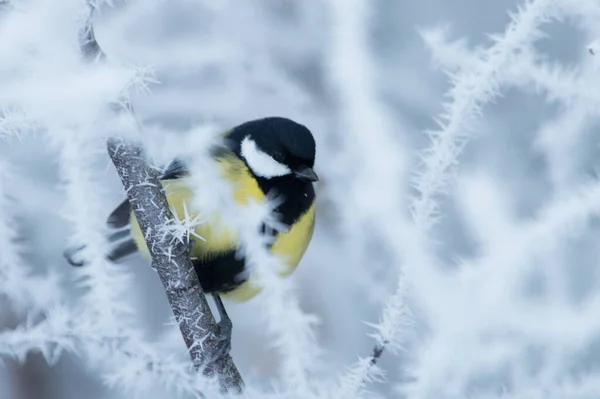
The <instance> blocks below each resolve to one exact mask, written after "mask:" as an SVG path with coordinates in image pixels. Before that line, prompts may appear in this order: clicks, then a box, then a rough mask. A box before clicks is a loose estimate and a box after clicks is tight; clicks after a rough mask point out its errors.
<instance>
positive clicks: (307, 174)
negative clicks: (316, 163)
mask: <svg viewBox="0 0 600 399" xmlns="http://www.w3.org/2000/svg"><path fill="white" fill-rule="evenodd" d="M294 175H295V176H296V178H298V179H300V180H304V181H310V182H315V181H319V176H317V174H316V173H315V171H314V170H312V169H311V168H309V167H308V166H303V167H301V168H298V169H296V170H295V171H294Z"/></svg>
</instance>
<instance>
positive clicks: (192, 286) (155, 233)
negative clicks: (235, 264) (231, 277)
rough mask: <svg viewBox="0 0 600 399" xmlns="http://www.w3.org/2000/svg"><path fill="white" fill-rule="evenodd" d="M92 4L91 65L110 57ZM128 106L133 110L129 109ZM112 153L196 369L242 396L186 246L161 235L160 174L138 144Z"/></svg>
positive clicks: (118, 145)
mask: <svg viewBox="0 0 600 399" xmlns="http://www.w3.org/2000/svg"><path fill="white" fill-rule="evenodd" d="M88 6H89V13H88V15H87V16H86V21H85V24H84V25H85V26H84V28H83V29H82V30H81V32H80V36H79V40H80V44H81V52H82V54H83V55H84V57H85V58H86V59H88V60H90V61H92V60H104V59H105V58H106V57H105V55H104V53H103V52H102V50H101V49H100V46H99V45H98V43H97V41H96V39H95V37H94V31H93V26H92V22H91V20H92V15H93V11H94V8H93V6H91V5H88ZM126 108H129V111H131V109H130V107H128V106H127V107H126ZM122 111H123V110H121V112H122ZM115 112H119V111H115ZM108 152H109V155H110V157H111V159H112V161H113V163H114V165H115V167H116V169H117V173H118V174H119V177H120V179H121V182H122V183H123V186H124V187H125V191H126V192H127V197H128V199H129V201H130V203H131V204H135V206H134V207H133V208H134V209H133V211H134V213H135V217H136V219H137V221H138V223H139V226H140V229H141V231H142V233H143V234H144V237H145V240H146V245H147V246H148V249H149V251H150V254H151V256H152V266H153V268H154V269H155V270H156V271H157V272H158V275H159V277H160V280H161V282H162V284H163V287H164V288H165V292H166V294H167V299H168V300H169V304H170V305H171V308H172V310H173V314H174V315H175V319H176V320H177V321H178V324H179V329H180V330H181V334H182V336H183V339H184V341H185V343H186V345H187V347H188V350H189V354H190V357H191V359H192V363H193V364H194V367H195V368H196V369H197V370H202V372H203V373H204V374H205V375H207V376H210V377H214V376H218V378H219V381H220V384H221V387H222V388H223V390H224V391H229V390H230V389H233V390H235V391H237V392H238V393H239V392H241V391H242V387H243V380H242V377H241V375H240V373H239V371H238V370H237V368H236V366H235V364H234V363H233V360H232V359H231V357H230V356H226V357H223V358H220V359H218V360H216V361H214V362H213V361H211V359H212V358H216V356H215V354H216V353H217V350H218V348H219V341H218V340H217V336H218V334H217V332H218V327H217V324H216V322H215V319H214V317H213V315H212V313H211V311H210V307H209V306H208V302H207V301H206V297H205V295H204V293H203V292H202V288H201V286H200V282H199V280H198V277H197V276H196V273H195V272H194V268H193V266H192V263H191V261H190V259H189V257H188V255H187V252H186V250H185V249H186V247H185V244H184V243H181V242H179V241H177V240H170V239H169V238H170V237H166V238H165V237H163V235H162V234H161V233H160V232H161V228H160V227H161V226H163V225H164V223H165V222H167V221H168V220H170V219H173V215H172V213H171V211H170V210H169V207H168V204H167V199H166V197H165V194H164V190H163V189H162V186H161V184H160V181H159V171H158V170H157V169H156V168H152V167H150V166H149V165H148V164H147V162H146V160H145V157H144V154H143V150H142V148H141V147H140V146H138V145H135V144H131V143H126V142H124V141H122V140H121V139H118V138H111V139H109V140H108Z"/></svg>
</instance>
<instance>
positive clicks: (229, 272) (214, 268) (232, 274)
mask: <svg viewBox="0 0 600 399" xmlns="http://www.w3.org/2000/svg"><path fill="white" fill-rule="evenodd" d="M238 257H239V255H237V256H236V251H235V250H234V251H229V252H226V253H224V254H221V255H219V256H218V257H216V258H213V259H210V260H204V261H197V260H193V261H192V264H193V265H194V269H195V270H196V275H197V276H198V280H200V285H201V286H202V290H203V291H204V292H206V293H210V292H228V291H232V290H234V289H235V288H237V287H238V286H240V285H241V284H242V283H243V282H244V281H246V278H247V276H246V275H245V274H244V273H243V272H244V268H245V266H246V260H245V259H244V258H243V257H240V259H238Z"/></svg>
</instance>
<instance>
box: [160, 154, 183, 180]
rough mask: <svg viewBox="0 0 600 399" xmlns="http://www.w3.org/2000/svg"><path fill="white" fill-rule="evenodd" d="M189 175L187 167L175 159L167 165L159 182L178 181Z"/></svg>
mask: <svg viewBox="0 0 600 399" xmlns="http://www.w3.org/2000/svg"><path fill="white" fill-rule="evenodd" d="M188 173H189V171H188V168H187V166H186V165H185V163H184V162H183V161H182V160H180V159H175V160H173V162H171V163H170V164H169V166H168V167H167V169H166V170H165V172H164V173H163V175H162V176H161V178H160V179H161V180H173V179H178V178H180V177H182V176H185V175H187V174H188Z"/></svg>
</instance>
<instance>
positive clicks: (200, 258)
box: [63, 116, 319, 357]
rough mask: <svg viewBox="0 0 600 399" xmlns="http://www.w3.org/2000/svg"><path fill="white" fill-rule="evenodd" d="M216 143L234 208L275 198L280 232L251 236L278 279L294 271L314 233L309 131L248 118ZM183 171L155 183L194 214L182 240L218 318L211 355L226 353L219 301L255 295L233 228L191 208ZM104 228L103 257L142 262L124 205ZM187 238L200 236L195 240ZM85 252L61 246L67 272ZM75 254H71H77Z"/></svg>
mask: <svg viewBox="0 0 600 399" xmlns="http://www.w3.org/2000/svg"><path fill="white" fill-rule="evenodd" d="M222 137H223V140H222V142H221V143H219V145H215V146H214V147H213V148H212V151H211V160H213V161H214V162H216V163H217V165H218V166H219V170H220V171H221V176H222V177H223V178H224V179H226V180H227V181H229V182H230V183H231V184H232V185H233V190H232V193H233V196H234V198H233V199H234V201H235V203H236V204H238V205H240V206H243V205H244V204H247V203H248V202H249V200H255V201H261V200H263V199H265V198H268V197H269V196H270V195H273V194H275V195H276V196H277V198H278V202H277V205H276V207H275V208H274V213H275V214H276V215H277V216H278V218H279V220H278V222H279V223H280V224H281V225H282V227H283V228H280V229H278V230H277V231H275V230H274V229H272V228H268V227H267V226H265V224H263V225H262V226H261V228H260V231H259V234H262V235H267V236H268V238H271V239H270V240H266V242H267V244H265V245H266V246H267V248H268V250H269V251H270V253H272V254H273V255H275V256H277V257H279V258H280V260H281V261H282V264H283V266H284V268H283V270H280V271H279V273H280V275H282V276H287V275H290V274H291V273H292V272H293V271H294V270H295V269H296V268H297V266H298V263H299V262H300V260H301V259H302V257H303V255H304V253H305V251H306V249H307V248H308V245H309V243H310V241H311V239H312V236H313V232H314V228H315V199H316V196H315V190H314V186H313V184H314V183H315V182H317V181H318V180H319V177H318V175H317V174H316V172H315V170H314V164H315V154H316V143H315V139H314V137H313V134H312V132H311V131H310V130H309V129H308V128H307V127H306V126H304V125H302V124H300V123H298V122H295V121H293V120H291V119H288V118H284V117H278V116H271V117H265V118H261V119H255V120H250V121H247V122H244V123H242V124H240V125H237V126H235V127H233V128H231V129H229V130H227V131H226V132H225V133H223V135H222ZM189 176H190V170H189V169H188V167H187V165H186V163H185V162H184V161H183V160H181V159H175V160H173V161H172V162H171V163H170V164H169V165H168V166H167V168H166V169H165V171H164V173H163V174H162V176H161V177H160V180H161V184H162V185H163V187H164V188H165V194H166V198H167V202H168V204H169V207H170V208H171V210H172V211H174V212H175V213H176V214H177V215H184V213H187V214H188V215H189V217H192V218H194V217H196V216H198V215H200V216H201V217H202V218H203V219H204V220H206V222H205V223H200V224H198V225H196V226H195V227H194V230H195V231H194V232H192V234H190V236H189V237H188V242H189V243H190V245H188V248H187V250H188V253H189V256H190V259H191V261H192V264H193V266H194V270H195V272H196V274H197V276H198V280H199V281H200V285H201V286H202V290H203V291H204V292H205V293H207V294H211V296H212V297H213V300H214V302H215V305H216V308H217V310H218V312H219V317H220V321H219V323H218V327H219V337H218V339H219V342H220V349H219V351H218V357H221V356H224V355H226V354H228V353H229V352H230V349H231V333H232V330H233V324H232V322H231V319H230V318H229V316H228V314H227V311H226V309H225V306H224V304H223V301H222V299H221V297H223V298H226V299H231V300H233V301H236V302H245V301H248V300H250V299H251V298H253V297H255V296H256V295H258V294H259V293H260V291H261V290H262V287H260V286H259V285H258V284H256V283H255V282H253V274H252V270H250V268H249V267H248V265H247V262H246V259H245V257H244V256H243V254H241V253H240V251H239V250H240V245H241V242H240V240H239V237H238V235H237V234H236V233H235V230H234V229H233V228H232V227H231V226H227V225H225V224H224V222H223V221H222V220H220V219H219V218H218V217H216V216H215V215H210V214H209V215H205V214H203V213H202V211H201V210H195V209H193V208H191V204H192V202H193V197H194V192H193V190H192V188H191V187H190V186H189V184H188V182H187V177H189ZM106 223H107V225H108V226H109V227H110V228H112V229H118V230H117V231H116V232H114V233H111V234H110V235H109V236H108V237H107V238H108V241H109V242H110V243H113V247H112V249H111V250H110V251H109V253H107V254H106V258H107V259H108V260H110V261H112V262H118V261H120V260H121V259H123V258H125V257H126V256H128V255H131V254H133V253H136V252H139V253H141V254H142V255H144V256H145V257H147V258H149V257H150V253H149V251H148V248H147V246H146V243H145V240H144V236H143V234H142V233H141V231H140V228H139V225H138V223H137V220H136V218H135V215H134V213H133V211H132V208H131V205H130V203H129V201H128V200H127V199H125V200H124V201H122V202H121V203H120V204H119V205H118V206H117V207H116V208H115V209H114V210H113V211H112V212H111V213H110V215H109V216H108V218H107V220H106ZM192 235H195V236H199V237H202V240H201V241H200V242H198V243H197V242H196V240H194V239H193V237H192ZM83 248H85V246H80V247H69V248H67V249H66V250H65V251H64V253H63V255H64V257H65V258H66V260H67V261H68V262H69V263H70V264H71V265H73V266H84V262H82V261H81V256H80V251H81V250H82V249H83ZM78 254H79V256H78Z"/></svg>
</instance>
